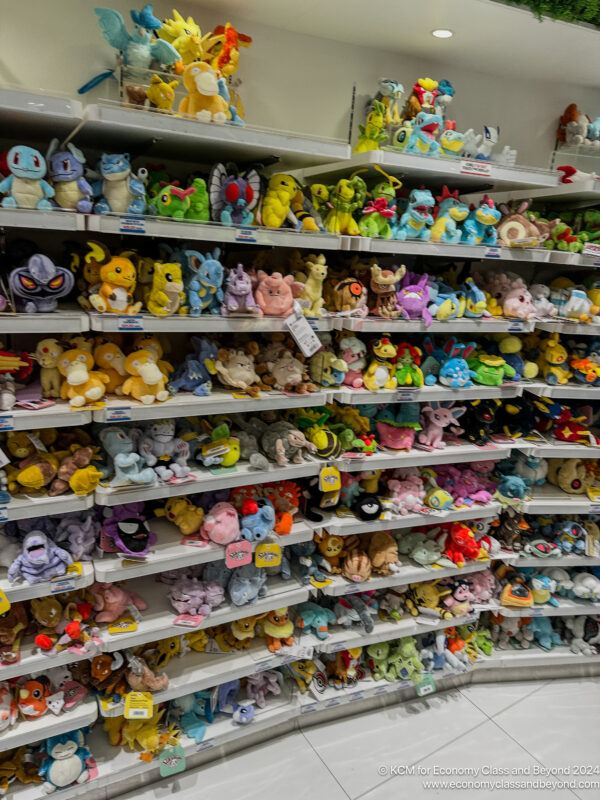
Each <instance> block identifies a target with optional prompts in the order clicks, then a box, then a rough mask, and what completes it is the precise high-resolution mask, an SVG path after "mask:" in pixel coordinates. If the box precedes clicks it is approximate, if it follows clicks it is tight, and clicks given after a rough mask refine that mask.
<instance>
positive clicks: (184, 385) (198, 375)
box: [167, 336, 219, 397]
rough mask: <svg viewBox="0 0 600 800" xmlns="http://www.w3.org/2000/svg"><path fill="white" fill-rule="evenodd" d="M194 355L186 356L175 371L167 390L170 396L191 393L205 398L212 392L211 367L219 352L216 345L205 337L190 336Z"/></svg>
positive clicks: (212, 368)
mask: <svg viewBox="0 0 600 800" xmlns="http://www.w3.org/2000/svg"><path fill="white" fill-rule="evenodd" d="M192 342H193V344H194V348H195V353H193V354H191V353H190V354H188V355H187V356H186V357H185V361H184V362H183V364H181V365H180V366H179V367H177V369H176V370H175V372H174V374H173V376H172V377H171V380H170V381H169V383H168V385H167V388H168V390H169V391H170V392H171V394H176V393H177V392H180V391H181V392H193V393H194V394H195V395H196V396H197V397H207V396H208V395H209V394H210V393H211V390H212V380H211V375H212V374H214V373H213V370H214V367H213V366H212V365H213V364H214V362H215V361H216V359H217V353H218V352H219V348H218V345H217V344H215V342H212V341H211V340H210V339H207V338H206V336H192Z"/></svg>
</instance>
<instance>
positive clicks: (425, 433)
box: [419, 403, 467, 450]
mask: <svg viewBox="0 0 600 800" xmlns="http://www.w3.org/2000/svg"><path fill="white" fill-rule="evenodd" d="M466 410H467V409H466V408H465V406H457V407H456V408H454V403H448V404H447V405H444V404H443V403H430V405H428V406H424V407H423V408H422V409H421V416H422V425H423V430H422V431H421V432H420V433H419V442H420V443H421V444H424V445H425V446H426V447H432V448H434V449H436V450H443V449H444V447H446V442H445V441H444V428H447V427H448V426H449V425H453V424H456V421H457V420H458V418H459V417H461V416H462V415H463V414H464V413H465V411H466Z"/></svg>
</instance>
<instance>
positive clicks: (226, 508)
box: [200, 503, 240, 545]
mask: <svg viewBox="0 0 600 800" xmlns="http://www.w3.org/2000/svg"><path fill="white" fill-rule="evenodd" d="M200 535H201V536H202V538H203V539H206V540H207V541H211V542H214V543H215V544H221V545H228V544H231V542H237V540H238V539H239V538H240V521H239V517H238V514H237V511H236V510H235V508H234V507H233V506H232V505H231V503H217V504H216V505H214V506H213V507H212V508H211V510H210V511H209V512H208V516H206V517H205V518H204V524H203V525H202V528H201V530H200Z"/></svg>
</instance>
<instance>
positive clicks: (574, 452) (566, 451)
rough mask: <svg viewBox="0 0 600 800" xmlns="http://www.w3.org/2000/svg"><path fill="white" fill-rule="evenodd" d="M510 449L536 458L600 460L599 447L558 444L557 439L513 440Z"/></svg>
mask: <svg viewBox="0 0 600 800" xmlns="http://www.w3.org/2000/svg"><path fill="white" fill-rule="evenodd" d="M512 447H513V448H514V449H515V450H520V451H521V452H523V453H527V455H532V456H535V457H536V458H600V447H592V446H588V445H585V444H569V442H559V441H558V440H557V439H554V440H550V441H544V442H541V441H539V442H531V441H528V440H527V439H515V443H514V445H512Z"/></svg>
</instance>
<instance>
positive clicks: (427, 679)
mask: <svg viewBox="0 0 600 800" xmlns="http://www.w3.org/2000/svg"><path fill="white" fill-rule="evenodd" d="M415 689H416V691H417V694H418V695H419V697H425V696H426V695H428V694H434V693H435V681H434V680H433V678H432V676H431V673H430V672H424V673H423V675H422V676H421V681H420V683H417V684H415Z"/></svg>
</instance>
